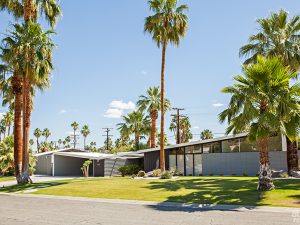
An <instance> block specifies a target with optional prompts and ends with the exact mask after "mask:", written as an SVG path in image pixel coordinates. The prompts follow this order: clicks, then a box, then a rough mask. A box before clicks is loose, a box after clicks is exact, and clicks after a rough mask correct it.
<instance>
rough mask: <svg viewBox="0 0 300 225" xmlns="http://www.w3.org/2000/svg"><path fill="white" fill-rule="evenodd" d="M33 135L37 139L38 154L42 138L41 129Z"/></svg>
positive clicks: (37, 129)
mask: <svg viewBox="0 0 300 225" xmlns="http://www.w3.org/2000/svg"><path fill="white" fill-rule="evenodd" d="M33 135H34V136H35V138H36V149H37V152H39V138H40V137H41V136H42V131H41V130H40V129H39V128H36V129H35V130H34V133H33Z"/></svg>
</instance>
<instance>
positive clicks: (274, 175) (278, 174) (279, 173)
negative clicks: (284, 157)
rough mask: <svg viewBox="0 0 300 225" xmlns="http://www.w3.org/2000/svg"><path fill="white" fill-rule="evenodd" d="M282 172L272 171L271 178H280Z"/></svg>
mask: <svg viewBox="0 0 300 225" xmlns="http://www.w3.org/2000/svg"><path fill="white" fill-rule="evenodd" d="M282 174H283V170H272V177H273V178H280V177H282Z"/></svg>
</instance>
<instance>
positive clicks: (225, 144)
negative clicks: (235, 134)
mask: <svg viewBox="0 0 300 225" xmlns="http://www.w3.org/2000/svg"><path fill="white" fill-rule="evenodd" d="M239 151H240V143H239V139H238V138H236V139H231V140H225V141H222V152H239Z"/></svg>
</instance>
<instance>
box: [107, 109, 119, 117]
mask: <svg viewBox="0 0 300 225" xmlns="http://www.w3.org/2000/svg"><path fill="white" fill-rule="evenodd" d="M122 115H123V110H121V109H112V108H110V109H108V110H106V112H105V114H104V117H106V118H121V116H122Z"/></svg>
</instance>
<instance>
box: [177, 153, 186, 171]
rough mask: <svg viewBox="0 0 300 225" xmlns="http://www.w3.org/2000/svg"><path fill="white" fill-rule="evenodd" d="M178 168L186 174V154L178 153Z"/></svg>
mask: <svg viewBox="0 0 300 225" xmlns="http://www.w3.org/2000/svg"><path fill="white" fill-rule="evenodd" d="M177 170H178V171H180V172H181V173H182V174H184V155H177Z"/></svg>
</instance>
